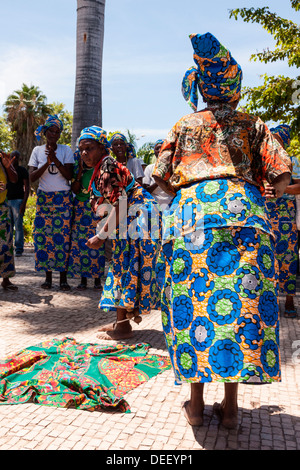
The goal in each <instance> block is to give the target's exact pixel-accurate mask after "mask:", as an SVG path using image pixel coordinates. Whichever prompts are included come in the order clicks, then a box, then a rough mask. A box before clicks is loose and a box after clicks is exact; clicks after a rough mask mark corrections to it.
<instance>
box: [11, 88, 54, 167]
mask: <svg viewBox="0 0 300 470" xmlns="http://www.w3.org/2000/svg"><path fill="white" fill-rule="evenodd" d="M4 111H5V113H6V120H7V122H8V123H9V124H10V130H11V132H12V139H13V146H14V148H16V149H18V150H19V152H20V153H21V155H22V163H23V164H24V163H27V161H28V159H29V157H30V154H31V151H32V149H33V147H34V146H35V145H36V143H37V141H36V139H35V136H34V131H35V129H36V128H37V127H38V126H39V125H40V124H41V123H42V122H43V121H44V120H45V118H46V117H47V115H48V114H49V113H50V112H51V109H50V107H49V106H48V105H47V103H46V96H45V95H44V94H43V93H42V92H41V90H40V89H39V88H38V87H36V86H33V85H31V86H28V85H26V84H24V83H23V85H22V87H21V88H20V89H19V90H16V91H15V92H14V93H12V94H11V95H9V96H8V98H7V100H6V102H5V105H4Z"/></svg>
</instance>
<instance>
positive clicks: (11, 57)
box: [0, 44, 75, 109]
mask: <svg viewBox="0 0 300 470" xmlns="http://www.w3.org/2000/svg"><path fill="white" fill-rule="evenodd" d="M72 48H73V46H72ZM1 49H2V50H1ZM1 49H0V105H1V106H3V103H4V101H5V100H6V98H7V96H8V95H9V94H10V93H12V92H13V91H15V90H17V89H20V88H21V86H22V84H23V83H25V84H26V85H34V86H37V87H39V88H40V90H41V91H42V92H43V93H44V94H45V95H46V97H47V99H48V102H53V101H59V102H63V103H65V104H66V105H67V104H68V105H69V109H70V105H72V104H73V95H74V87H75V61H74V57H73V55H72V50H71V49H70V46H68V45H65V44H64V46H63V48H60V49H59V48H57V47H55V45H54V44H53V45H52V46H51V50H47V49H41V48H39V47H38V46H32V47H30V46H14V45H11V46H9V47H7V45H5V46H4V47H2V48H1ZM70 83H73V88H72V87H70ZM66 102H67V103H66Z"/></svg>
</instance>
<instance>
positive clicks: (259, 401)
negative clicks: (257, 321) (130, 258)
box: [0, 246, 300, 451]
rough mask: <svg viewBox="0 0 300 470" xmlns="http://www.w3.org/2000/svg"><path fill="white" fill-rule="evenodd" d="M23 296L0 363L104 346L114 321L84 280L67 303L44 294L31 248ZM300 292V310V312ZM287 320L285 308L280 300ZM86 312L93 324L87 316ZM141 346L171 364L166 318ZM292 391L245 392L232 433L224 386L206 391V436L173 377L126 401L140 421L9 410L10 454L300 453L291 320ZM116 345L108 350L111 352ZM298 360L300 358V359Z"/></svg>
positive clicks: (146, 322) (297, 367) (286, 344)
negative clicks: (46, 344)
mask: <svg viewBox="0 0 300 470" xmlns="http://www.w3.org/2000/svg"><path fill="white" fill-rule="evenodd" d="M16 268H17V274H16V276H15V278H14V283H16V284H17V285H18V286H19V290H18V292H16V293H13V295H12V294H11V293H10V292H7V291H3V290H1V292H0V320H1V331H0V358H2V357H4V356H5V355H7V354H14V353H16V352H17V351H19V350H21V349H24V348H26V347H28V346H33V345H35V344H37V343H40V342H41V341H46V340H49V339H52V338H54V337H56V338H63V337H64V336H68V337H74V338H75V339H76V340H77V341H80V342H92V343H98V342H99V341H98V340H97V337H96V334H97V329H98V328H99V326H100V325H103V324H105V323H107V322H108V321H111V316H110V315H109V314H107V313H105V312H102V311H101V310H99V309H98V300H99V298H98V292H96V291H94V290H93V289H92V288H89V289H87V290H86V291H85V292H84V293H79V292H78V291H76V289H75V287H76V285H77V283H78V280H76V279H71V280H70V281H69V282H70V284H71V286H72V290H71V291H70V292H67V293H63V292H60V291H59V290H58V288H57V285H58V274H57V273H54V286H55V287H54V288H53V289H52V290H51V291H43V290H42V289H41V288H40V284H41V283H42V282H43V275H42V274H41V273H35V272H34V257H33V252H32V248H31V247H29V246H28V247H26V249H25V255H24V256H22V257H21V258H16ZM297 282H298V284H299V283H300V279H298V281H297ZM299 287H300V285H298V286H297V296H296V305H297V306H298V308H299ZM280 302H281V311H282V312H283V303H284V298H283V297H281V298H280ZM83 312H84V314H83ZM134 331H135V338H134V339H133V340H131V344H132V343H134V342H146V343H150V345H151V348H150V353H151V354H162V355H167V349H166V345H165V343H164V337H163V333H162V327H161V318H160V312H159V311H152V312H151V314H150V315H147V316H145V317H144V318H143V322H142V323H141V325H139V326H137V325H134ZM280 336H281V356H282V382H281V383H276V384H272V385H268V386H267V385H265V386H261V387H260V386H251V385H247V386H242V385H240V387H239V405H240V410H239V425H238V428H237V430H234V431H228V430H226V429H224V428H223V427H222V426H220V425H219V422H218V419H217V418H216V416H214V415H213V413H212V405H213V403H214V402H215V401H217V402H220V401H221V400H222V398H223V390H224V387H223V385H222V384H209V385H208V386H207V387H205V391H204V397H205V403H206V407H205V413H204V426H203V427H201V428H191V427H190V426H189V425H188V423H187V422H186V420H185V418H184V416H183V413H182V410H181V403H182V401H184V400H186V399H188V397H189V385H188V384H182V385H181V386H175V385H174V376H173V372H172V370H169V371H166V372H164V373H163V374H160V375H158V376H157V377H155V378H153V379H151V380H150V381H149V382H146V383H144V384H142V385H141V386H139V387H138V388H136V389H135V390H132V391H131V392H129V393H128V394H127V395H126V399H127V401H128V403H129V404H130V406H131V409H132V412H131V413H128V414H127V413H126V414H122V413H107V412H87V411H85V410H75V409H62V408H53V407H45V406H39V405H36V404H33V403H25V404H22V405H14V406H9V405H2V406H1V407H0V449H1V450H6V449H7V450H8V449H9V450H46V449H49V450H50V449H52V450H83V449H84V450H108V449H110V450H122V449H126V450H133V451H134V450H141V449H147V450H165V451H172V450H175V449H176V450H181V451H186V450H203V449H205V450H217V449H219V450H223V449H224V450H226V449H228V450H233V449H234V450H248V449H251V450H271V449H288V450H295V449H299V447H300V401H299V397H300V393H299V373H300V354H298V353H297V351H295V350H296V346H295V345H296V342H297V341H299V340H300V321H299V318H297V319H293V320H287V319H285V318H284V317H283V316H282V317H281V325H280ZM105 344H108V343H105ZM295 352H296V353H297V354H296V355H295Z"/></svg>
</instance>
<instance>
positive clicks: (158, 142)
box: [154, 139, 164, 148]
mask: <svg viewBox="0 0 300 470" xmlns="http://www.w3.org/2000/svg"><path fill="white" fill-rule="evenodd" d="M163 143H164V140H163V139H158V140H157V141H156V142H155V144H154V148H155V147H156V146H157V145H158V144H163Z"/></svg>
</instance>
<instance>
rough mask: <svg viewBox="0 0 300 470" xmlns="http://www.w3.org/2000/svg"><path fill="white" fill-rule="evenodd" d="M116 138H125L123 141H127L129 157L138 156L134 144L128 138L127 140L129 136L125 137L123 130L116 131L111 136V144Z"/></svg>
mask: <svg viewBox="0 0 300 470" xmlns="http://www.w3.org/2000/svg"><path fill="white" fill-rule="evenodd" d="M115 140H123V142H125V143H126V145H127V157H128V158H134V157H136V153H135V148H134V146H133V145H132V144H131V143H129V142H128V140H127V138H126V137H125V135H124V134H121V132H116V133H115V134H113V135H112V137H111V138H110V141H109V142H110V144H111V145H112V143H113V142H114V141H115Z"/></svg>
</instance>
